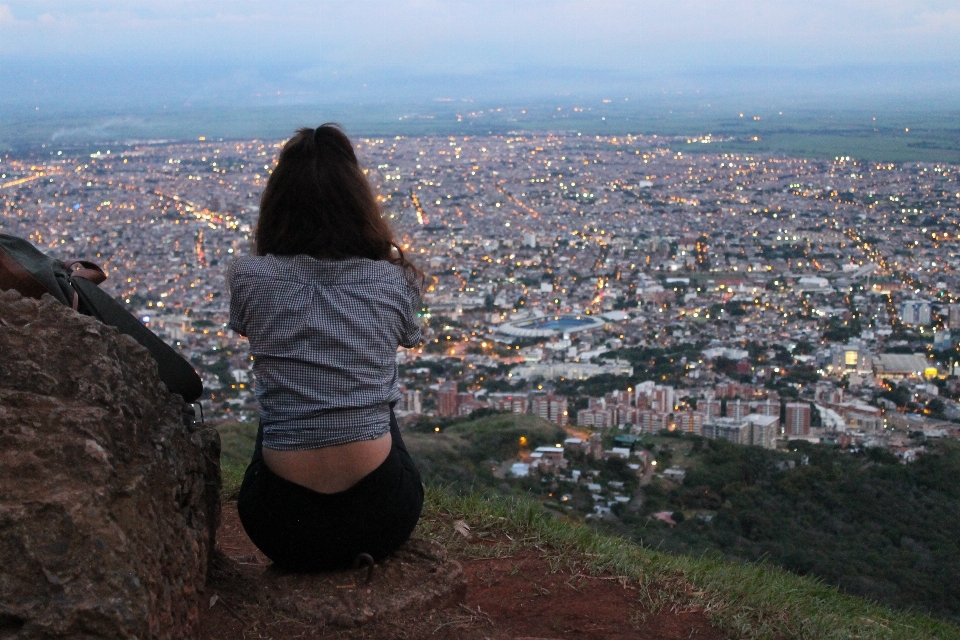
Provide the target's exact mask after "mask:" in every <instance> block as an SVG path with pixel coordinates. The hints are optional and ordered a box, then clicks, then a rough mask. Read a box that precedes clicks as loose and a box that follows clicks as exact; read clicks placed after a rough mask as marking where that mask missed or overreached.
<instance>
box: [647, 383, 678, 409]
mask: <svg viewBox="0 0 960 640" xmlns="http://www.w3.org/2000/svg"><path fill="white" fill-rule="evenodd" d="M675 402H676V392H675V391H674V389H673V387H668V386H660V385H657V386H655V387H654V388H653V391H652V392H651V393H650V408H651V409H654V410H655V411H662V412H664V413H670V412H671V411H673V406H674V404H675Z"/></svg>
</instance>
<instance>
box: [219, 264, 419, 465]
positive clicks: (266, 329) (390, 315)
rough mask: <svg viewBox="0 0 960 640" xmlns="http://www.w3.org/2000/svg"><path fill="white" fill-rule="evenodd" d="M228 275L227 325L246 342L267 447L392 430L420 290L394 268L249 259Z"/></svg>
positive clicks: (415, 336)
mask: <svg viewBox="0 0 960 640" xmlns="http://www.w3.org/2000/svg"><path fill="white" fill-rule="evenodd" d="M228 279H229V283H230V327H231V328H232V329H233V330H234V331H236V332H238V333H239V334H241V335H244V336H247V338H249V340H250V352H251V354H252V355H253V371H254V374H255V375H256V379H257V400H258V401H259V403H260V420H261V423H262V424H263V444H264V446H266V447H270V448H271V449H283V450H295V449H313V448H317V447H325V446H330V445H336V444H343V443H347V442H356V441H358V440H372V439H375V438H378V437H380V436H382V435H383V434H384V433H386V432H387V431H389V430H390V403H391V402H395V401H396V400H398V399H399V398H400V393H399V391H398V390H397V363H396V355H397V347H398V346H404V347H408V348H409V347H414V346H416V345H417V344H419V343H420V342H421V341H422V340H423V336H422V334H421V333H420V327H419V325H418V324H417V313H418V311H419V310H420V292H419V290H418V288H417V286H416V285H415V284H413V283H411V282H410V281H409V279H408V278H407V277H406V276H405V274H404V273H403V271H402V269H401V268H400V267H398V266H396V265H393V264H391V263H389V262H387V261H384V260H376V261H375V260H368V259H366V258H348V259H346V260H316V259H314V258H311V257H309V256H305V255H297V256H275V255H267V256H250V257H242V258H238V259H237V260H235V261H234V262H233V264H232V265H230V272H229V276H228Z"/></svg>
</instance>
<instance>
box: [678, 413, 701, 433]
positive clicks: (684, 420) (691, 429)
mask: <svg viewBox="0 0 960 640" xmlns="http://www.w3.org/2000/svg"><path fill="white" fill-rule="evenodd" d="M705 418H706V416H704V414H703V413H702V412H700V411H690V410H688V411H679V412H677V413H676V414H674V417H673V420H674V424H676V426H677V431H682V432H683V433H695V434H697V435H700V434H701V432H702V431H703V423H704V421H705Z"/></svg>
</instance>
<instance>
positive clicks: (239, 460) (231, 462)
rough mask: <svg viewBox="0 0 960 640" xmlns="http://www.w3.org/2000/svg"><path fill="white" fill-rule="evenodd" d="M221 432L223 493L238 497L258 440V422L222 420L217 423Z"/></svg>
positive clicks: (227, 495)
mask: <svg viewBox="0 0 960 640" xmlns="http://www.w3.org/2000/svg"><path fill="white" fill-rule="evenodd" d="M216 428H217V431H219V432H220V472H221V474H222V476H223V495H224V496H225V497H227V498H236V496H237V493H239V491H240V483H241V482H243V472H244V471H245V470H246V468H247V465H248V464H249V463H250V456H251V455H253V447H254V445H255V444H256V442H257V423H256V422H221V423H220V424H217V425H216Z"/></svg>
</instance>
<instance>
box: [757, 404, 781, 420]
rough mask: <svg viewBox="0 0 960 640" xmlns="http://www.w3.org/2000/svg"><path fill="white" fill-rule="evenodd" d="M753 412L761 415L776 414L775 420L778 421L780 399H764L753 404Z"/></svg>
mask: <svg viewBox="0 0 960 640" xmlns="http://www.w3.org/2000/svg"><path fill="white" fill-rule="evenodd" d="M754 410H755V413H759V414H760V415H762V416H777V422H778V423H779V421H780V401H779V400H778V401H774V400H770V399H768V400H764V401H763V402H758V403H757V404H756V405H754Z"/></svg>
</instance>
